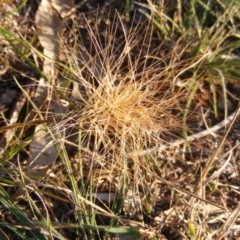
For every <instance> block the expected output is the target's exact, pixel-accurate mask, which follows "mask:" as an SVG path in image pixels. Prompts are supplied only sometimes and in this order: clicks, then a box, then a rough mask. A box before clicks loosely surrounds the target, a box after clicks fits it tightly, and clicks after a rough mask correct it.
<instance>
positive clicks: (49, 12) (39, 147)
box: [28, 0, 73, 176]
mask: <svg viewBox="0 0 240 240" xmlns="http://www.w3.org/2000/svg"><path fill="white" fill-rule="evenodd" d="M72 6H73V2H72V1H59V0H54V1H52V0H42V1H41V4H40V6H39V9H38V11H37V13H36V17H35V24H36V27H37V29H38V32H39V41H40V43H41V45H42V46H43V53H44V55H45V56H46V57H47V58H45V60H44V66H43V72H44V74H45V75H46V76H47V78H48V82H46V81H45V79H43V78H41V79H40V81H39V84H38V88H37V90H36V93H35V96H34V99H33V102H34V103H35V104H36V106H37V107H38V108H40V107H41V110H42V111H43V112H46V113H49V112H51V113H52V117H53V118H54V116H58V117H59V116H61V115H62V114H63V113H64V111H65V109H64V107H63V106H62V104H61V102H60V101H59V99H58V96H57V93H56V92H55V91H54V86H55V85H56V84H55V78H56V76H57V69H56V67H55V61H57V60H58V55H59V51H60V43H59V37H60V35H61V32H62V30H63V27H64V25H63V21H62V19H61V17H60V15H62V14H65V13H66V12H68V11H69V10H70V9H71V8H72ZM47 117H49V115H47ZM64 133H65V129H64V127H59V128H58V127H54V128H53V129H49V128H47V127H46V126H45V125H38V126H37V127H36V129H35V135H34V138H33V140H32V142H31V144H30V152H31V154H30V157H29V167H28V173H31V174H32V173H37V174H38V175H41V176H44V175H45V173H46V171H47V169H48V168H49V167H51V166H52V165H53V164H54V163H55V161H56V159H57V156H58V154H57V150H56V146H57V145H58V144H59V141H58V140H57V139H59V137H60V134H61V136H62V137H63V135H64Z"/></svg>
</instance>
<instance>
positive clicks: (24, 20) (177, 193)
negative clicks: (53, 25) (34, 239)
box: [0, 0, 240, 239]
mask: <svg viewBox="0 0 240 240" xmlns="http://www.w3.org/2000/svg"><path fill="white" fill-rule="evenodd" d="M10 2H11V1H10ZM12 2H13V1H12ZM16 2H19V1H16ZM79 2H80V1H79ZM139 2H144V1H139ZM18 4H19V3H18ZM38 4H39V1H33V0H30V1H28V2H27V4H26V6H24V7H23V8H22V9H21V10H20V14H19V16H18V17H17V20H16V23H17V24H19V25H18V26H21V27H19V28H20V29H21V31H22V34H23V35H24V36H27V37H28V38H29V39H31V37H32V36H33V35H34V34H35V28H34V16H35V14H36V11H37V8H38ZM98 4H99V5H98ZM124 7H125V3H124V2H123V1H117V0H116V1H104V0H101V1H100V0H99V1H87V2H86V3H83V4H82V6H81V7H79V8H78V10H77V12H75V13H74V21H73V18H72V19H71V18H70V19H69V20H66V21H65V24H66V25H65V29H64V32H63V36H62V39H61V40H62V44H63V46H64V48H63V49H64V50H62V53H61V56H60V60H61V61H62V62H63V63H64V64H67V54H68V53H69V52H70V49H72V48H73V47H74V43H75V40H76V38H79V41H80V42H81V43H82V44H83V45H84V46H85V48H86V49H87V50H88V52H89V53H91V54H92V56H94V55H95V54H96V48H95V46H94V45H93V43H92V36H91V34H89V28H91V29H92V31H93V32H94V33H97V34H96V35H98V41H100V42H101V44H102V45H103V46H102V47H103V48H104V44H105V39H106V38H108V37H109V36H108V34H109V29H113V28H114V29H115V31H116V32H115V39H114V41H113V47H112V49H114V50H113V52H114V54H115V55H120V54H121V51H122V48H121V42H123V41H124V32H123V30H122V29H123V27H122V24H124V28H125V30H126V31H131V30H132V29H133V30H134V31H135V29H137V30H136V33H135V36H134V37H135V38H136V39H139V41H138V43H137V44H136V46H135V47H134V48H133V49H132V58H134V57H135V56H139V58H141V56H145V54H146V53H147V52H156V56H158V57H161V56H163V55H167V54H168V52H170V51H171V50H169V49H170V48H171V46H169V45H168V44H169V43H167V42H166V43H163V42H162V41H161V40H160V39H159V36H158V35H157V34H156V33H155V32H151V37H149V39H147V40H146V39H144V40H143V39H142V40H141V38H142V36H143V35H144V34H145V33H146V29H147V28H148V23H149V22H148V21H147V18H146V17H144V16H143V14H141V13H140V12H139V11H135V10H136V9H134V7H136V6H135V5H132V6H131V7H132V9H131V10H130V11H129V13H128V14H125V13H123V10H124ZM115 9H117V10H118V12H119V16H121V21H122V23H121V24H120V23H119V21H118V22H117V21H115V22H114V21H113V19H114V18H116V15H115V14H114V12H115ZM82 13H84V14H85V15H84V16H85V17H83V15H82ZM86 23H87V24H86ZM16 29H17V27H16ZM73 29H74V31H73ZM16 31H19V29H18V30H16ZM26 32H27V33H26ZM149 34H150V33H149ZM144 36H146V35H144ZM74 39H75V40H74ZM144 41H145V42H144ZM145 43H147V46H146V45H145ZM0 44H1V45H0V51H1V59H0V60H1V62H0V63H1V65H0V67H1V68H0V114H1V115H0V127H4V126H6V125H7V123H8V122H9V121H11V119H13V118H14V114H15V113H16V112H18V113H19V114H18V115H17V122H22V121H24V118H25V116H26V114H27V111H28V106H27V103H26V102H23V103H22V102H21V101H23V99H24V94H23V92H22V90H21V89H20V87H19V86H18V85H17V83H16V79H17V82H18V83H19V84H20V85H21V86H22V87H23V88H24V89H25V91H27V92H28V94H30V95H32V96H33V94H34V91H35V89H36V84H35V83H36V82H37V80H38V79H39V77H40V75H39V73H38V72H37V71H36V70H35V69H33V68H32V67H31V65H30V64H27V62H26V61H25V60H23V57H22V56H19V55H17V54H16V52H14V51H13V50H12V49H10V48H8V45H7V44H5V43H4V42H0ZM34 45H35V46H34V47H35V48H37V49H39V50H41V46H40V44H38V43H37V41H35V42H34ZM159 46H161V48H160V47H159ZM156 49H157V50H156ZM159 49H161V50H159ZM28 56H29V58H30V59H31V60H33V61H37V62H38V63H39V68H41V64H42V62H41V61H42V59H41V57H39V56H34V54H32V52H29V53H28ZM36 58H37V59H36ZM142 58H143V57H142ZM167 61H170V60H168V59H167V60H166V62H167ZM124 64H125V65H126V66H127V62H126V63H123V67H122V69H124ZM146 64H148V65H151V64H153V65H154V59H153V60H151V61H150V60H149V62H148V61H147V60H146ZM138 71H139V72H141V66H140V67H139V69H138ZM85 74H86V75H87V74H88V73H87V72H86V73H85ZM187 74H188V73H186V75H187ZM189 74H190V73H189ZM96 84H97V83H96ZM210 87H211V86H210V85H209V84H208V83H202V84H201V88H199V89H197V91H196V93H195V96H194V98H193V101H192V103H191V106H190V108H189V117H188V120H187V127H188V135H193V134H195V133H198V132H201V131H204V130H205V129H206V123H208V126H209V127H212V126H215V125H218V124H219V123H220V122H221V121H223V120H224V103H223V100H222V99H221V97H220V100H219V101H218V109H217V111H218V112H217V114H215V113H214V109H213V107H212V105H213V104H212V102H213V100H212V99H211V94H210ZM218 87H219V86H216V88H218ZM69 88H71V86H70V87H69ZM226 89H227V96H228V113H227V114H228V116H230V115H231V114H233V113H234V112H236V111H237V109H238V102H239V96H240V85H239V84H238V83H236V82H233V81H228V82H227V83H226ZM179 104H180V105H181V104H182V106H184V104H186V99H183V100H182V103H181V102H180V103H179ZM19 108H20V110H19ZM181 110H182V111H181ZM183 110H184V107H182V108H181V107H179V109H177V110H175V111H173V112H172V114H174V116H175V117H176V118H178V120H179V121H180V122H181V121H182V118H183ZM229 126H230V124H226V126H225V127H222V128H221V129H220V130H217V131H215V130H214V132H212V133H211V134H208V135H207V136H203V137H199V138H196V139H195V140H193V141H190V142H189V145H188V144H186V143H184V144H179V145H176V146H175V147H174V148H172V149H169V150H167V151H165V152H163V153H158V159H159V161H161V164H159V166H158V169H154V174H155V175H154V176H153V177H152V179H151V178H150V177H149V179H148V181H146V182H148V183H151V185H148V186H146V189H147V192H148V191H150V192H151V197H152V199H154V200H152V201H151V210H150V211H149V209H147V208H148V206H143V207H142V209H138V210H139V213H137V210H135V213H132V212H131V211H130V210H129V212H128V210H127V209H125V212H124V210H123V212H124V214H123V215H124V216H125V217H126V218H127V219H131V220H136V221H142V222H144V224H145V228H146V229H148V230H149V231H151V232H154V233H155V234H156V239H188V238H189V228H190V225H189V223H191V221H194V222H195V223H198V224H199V225H198V226H197V224H195V225H194V227H195V231H196V232H201V231H203V229H202V226H203V225H204V224H205V227H206V226H207V227H206V228H205V230H206V229H209V233H210V232H213V231H214V230H217V229H218V228H219V227H221V226H222V224H223V223H225V222H226V221H227V220H228V219H229V216H232V217H233V215H231V213H233V212H234V210H236V209H238V211H239V201H240V175H239V173H240V147H239V140H240V115H239V116H238V117H237V118H236V119H235V120H234V123H233V126H232V128H231V130H230V132H229V134H228V135H227V136H226V139H225V140H224V142H223V144H222V146H221V148H220V149H219V152H218V153H217V156H216V158H215V160H214V162H213V164H212V165H211V167H210V169H209V171H208V172H207V173H208V175H207V176H208V178H205V180H206V179H209V182H208V183H207V184H206V183H203V184H204V185H206V187H205V188H204V190H203V189H202V190H201V191H200V192H199V184H200V183H201V174H202V172H204V170H205V169H206V168H205V167H206V166H208V165H207V164H208V163H209V161H210V160H211V159H212V157H213V156H214V153H215V151H216V150H217V149H218V146H219V144H220V143H221V141H222V139H223V137H224V136H225V133H226V132H227V130H228V128H229ZM0 129H1V128H0ZM33 132H34V126H32V127H30V128H29V129H28V130H27V131H26V132H25V133H24V134H23V135H22V137H23V138H27V137H28V136H30V135H31V134H33ZM4 133H5V131H3V130H1V131H0V134H1V135H0V137H1V146H4V144H6V142H5V141H6V139H5V137H4ZM181 137H182V131H171V130H169V133H168V134H167V135H165V139H164V140H165V141H166V143H170V145H171V143H174V142H175V141H176V140H177V139H179V138H181ZM10 148H11V146H10ZM8 150H9V149H8ZM73 151H74V150H73ZM76 155H77V153H76V152H73V154H72V161H76V158H77V157H76ZM27 156H28V146H26V147H25V148H24V149H23V150H21V151H20V152H19V155H18V157H19V158H20V161H22V162H23V165H24V164H25V165H27V163H26V162H24V161H25V159H26V158H27ZM74 159H75V160H74ZM14 164H17V157H16V156H13V157H12V158H11V159H9V160H8V162H7V163H4V166H5V167H10V166H11V165H14ZM88 168H89V166H86V171H88ZM4 176H5V175H4ZM211 176H212V178H211ZM5 177H6V176H5ZM158 177H159V178H158ZM1 178H2V179H3V178H4V177H3V176H2V177H1ZM0 181H1V180H0ZM143 182H144V181H143ZM3 187H4V185H3ZM101 187H102V189H101V191H102V192H108V191H109V189H107V188H108V187H109V185H105V186H104V185H103V186H101ZM200 187H201V186H200ZM5 189H6V191H7V192H8V193H9V194H10V195H11V196H14V192H15V191H16V187H15V188H8V187H5ZM146 189H139V192H140V193H141V194H142V195H143V198H144V197H145V198H146V197H148V196H144V194H145V191H146ZM200 189H201V188H200ZM148 193H149V192H148ZM191 194H192V195H191ZM18 204H19V205H20V206H22V208H23V209H24V211H26V212H27V211H29V210H27V209H25V207H24V206H25V202H24V199H20V200H19V202H18ZM49 204H50V205H51V204H52V205H53V206H52V212H54V214H52V216H54V217H55V219H58V220H60V219H61V221H67V222H71V221H72V220H73V219H74V216H73V213H71V209H72V207H71V204H69V203H63V202H61V201H60V200H55V201H53V200H52V202H50V203H49ZM203 206H204V207H203ZM0 209H1V211H2V213H1V215H2V217H1V218H3V219H4V221H5V222H9V223H12V222H14V220H13V219H12V218H11V216H8V212H7V211H6V209H4V207H3V206H0ZM66 213H67V214H66ZM4 214H5V215H4ZM29 214H30V213H29ZM191 217H192V219H191ZM98 221H99V223H101V224H103V223H104V224H106V223H107V220H106V219H105V218H100V217H99V219H98ZM198 227H199V229H198ZM4 231H5V232H6V233H7V232H8V231H7V230H6V229H5V230H4ZM64 234H65V236H66V238H67V239H74V238H75V235H74V232H73V231H71V230H66V231H65V233H64ZM202 236H204V234H202ZM205 236H207V234H206V235H205ZM215 237H216V236H215ZM215 237H213V238H205V239H217V238H215ZM239 237H240V216H238V215H235V219H234V224H233V225H231V227H229V230H228V231H227V235H226V236H225V237H223V238H222V239H239ZM12 239H13V238H12ZM202 239H204V238H202ZM218 239H219V238H218Z"/></svg>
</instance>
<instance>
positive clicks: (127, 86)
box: [65, 20, 186, 168]
mask: <svg viewBox="0 0 240 240" xmlns="http://www.w3.org/2000/svg"><path fill="white" fill-rule="evenodd" d="M115 21H116V20H115ZM116 24H117V25H118V26H119V24H121V26H122V34H123V35H124V38H123V39H122V42H121V43H120V44H119V45H118V46H116V41H118V42H119V39H117V38H116V32H114V31H113V30H112V29H110V30H109V29H108V33H107V38H108V39H107V40H106V39H105V43H102V41H101V37H100V36H99V38H98V35H97V36H96V32H94V33H93V32H92V30H91V27H90V26H88V31H89V36H90V37H91V41H92V42H91V44H92V45H93V48H94V50H93V52H88V51H87V50H86V49H85V48H84V47H83V44H82V43H81V40H80V41H79V42H77V45H78V46H80V47H79V49H78V50H77V53H76V52H75V53H74V52H73V51H69V52H70V54H68V62H70V63H71V64H70V65H71V66H72V67H71V71H72V73H71V79H70V81H72V80H73V88H75V86H77V85H78V89H80V94H76V93H75V95H74V96H75V98H78V103H76V101H75V104H76V111H75V113H74V119H75V120H77V128H78V127H79V129H80V131H81V138H82V139H81V141H82V143H83V142H84V145H85V146H92V149H94V151H97V152H100V153H101V154H102V155H103V156H109V154H110V155H111V156H112V159H113V160H114V162H115V161H117V162H118V164H120V165H121V164H122V163H121V162H125V161H124V160H125V159H126V158H131V159H132V160H133V162H134V163H135V164H137V163H138V160H139V159H140V158H139V157H138V156H137V155H138V154H137V152H138V151H141V150H143V149H146V148H148V147H150V146H156V145H160V144H161V143H162V142H164V141H170V140H171V133H172V134H173V135H174V134H176V133H179V132H180V131H181V127H182V126H181V122H180V120H179V118H178V119H177V117H176V115H177V112H178V110H177V109H178V104H179V103H180V102H181V101H182V102H183V101H184V99H185V96H186V93H185V92H184V91H183V90H180V89H178V88H176V87H175V88H173V82H172V80H173V75H171V74H173V73H174V66H176V64H172V65H171V68H172V69H171V71H170V69H169V68H167V67H164V63H165V62H164V61H166V59H170V58H169V57H168V56H164V57H161V53H160V52H159V51H158V49H150V47H149V45H146V42H147V41H149V38H151V37H152V36H147V35H149V33H150V32H151V31H150V29H145V30H144V31H143V30H142V29H140V30H138V28H133V29H132V30H130V31H129V32H126V31H125V29H124V25H123V24H122V23H119V21H117V22H115V23H114V24H113V26H115V25H116ZM139 24H140V23H139ZM143 25H145V26H146V23H145V24H143ZM149 26H150V25H149ZM100 31H101V30H100ZM137 49H138V50H137ZM76 56H77V64H76ZM69 70H70V69H67V71H68V72H67V74H65V75H69ZM169 72H170V73H169ZM173 89H174V91H173ZM76 95H77V96H76ZM174 113H175V114H176V115H175V114H174ZM172 137H173V136H172ZM141 159H142V160H143V157H141ZM142 160H141V161H142ZM141 164H142V165H143V166H145V167H147V168H148V167H149V166H148V165H149V164H148V161H147V160H146V159H145V162H141Z"/></svg>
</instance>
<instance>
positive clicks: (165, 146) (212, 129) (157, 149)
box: [131, 108, 240, 156]
mask: <svg viewBox="0 0 240 240" xmlns="http://www.w3.org/2000/svg"><path fill="white" fill-rule="evenodd" d="M236 114H237V116H238V115H240V111H239V108H237V110H236V111H235V112H233V113H232V114H231V115H229V116H228V117H227V118H226V119H224V120H223V121H221V122H220V123H218V124H216V125H215V126H213V127H210V128H209V129H206V130H203V131H201V132H199V133H196V134H193V135H191V136H188V137H187V138H185V139H178V140H176V141H173V142H170V143H168V144H162V145H161V146H156V147H153V148H149V149H145V150H143V151H140V152H139V151H138V152H133V153H132V154H131V155H133V156H142V155H147V154H151V153H153V152H163V151H165V150H167V149H170V148H174V147H177V146H179V145H181V144H184V143H187V142H192V141H194V140H196V139H199V138H202V137H205V136H207V135H209V134H210V133H213V132H216V131H218V130H220V129H221V128H223V127H225V126H226V125H228V124H229V123H230V122H231V121H232V120H233V119H234V117H237V116H235V115H236Z"/></svg>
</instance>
